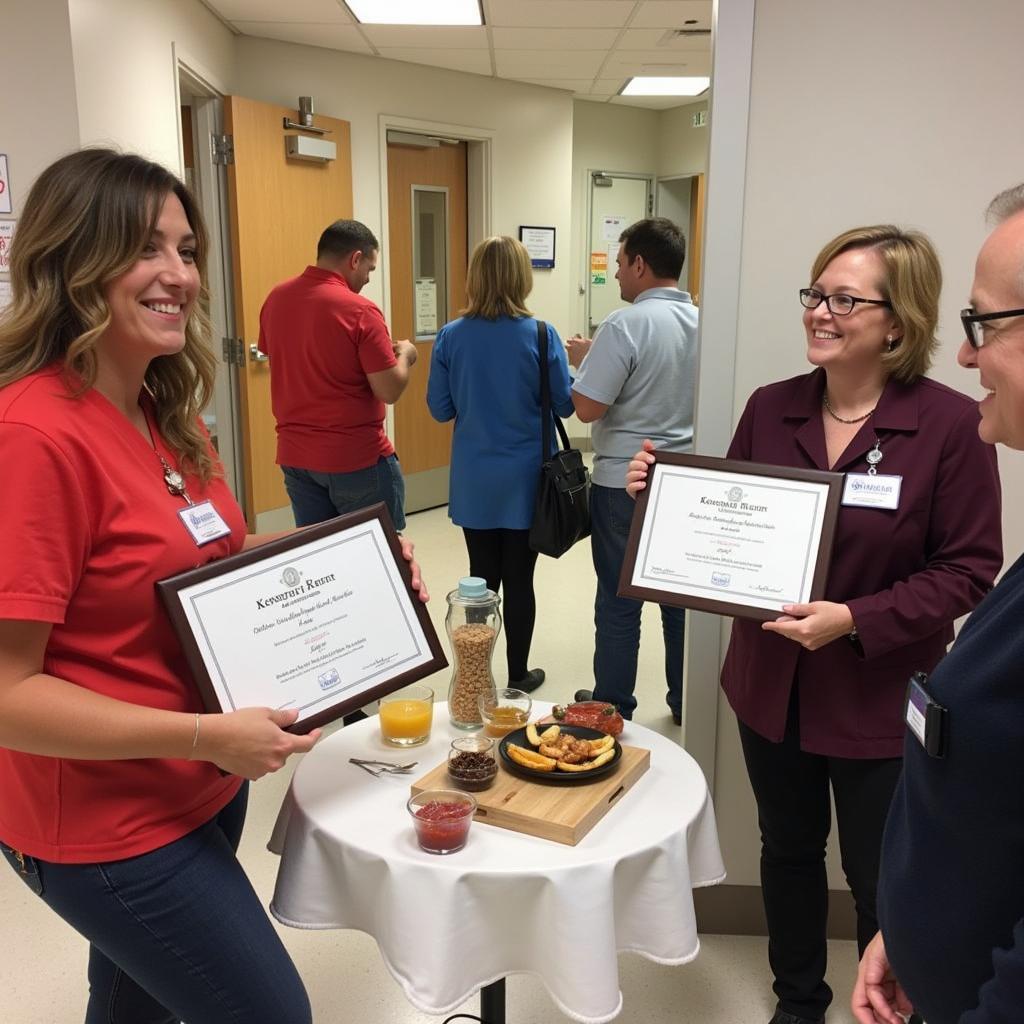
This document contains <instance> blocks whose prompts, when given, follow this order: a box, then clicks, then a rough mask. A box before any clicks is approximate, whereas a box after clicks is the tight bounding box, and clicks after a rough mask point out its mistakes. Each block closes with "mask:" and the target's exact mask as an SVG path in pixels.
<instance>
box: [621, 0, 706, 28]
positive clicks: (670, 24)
mask: <svg viewBox="0 0 1024 1024" xmlns="http://www.w3.org/2000/svg"><path fill="white" fill-rule="evenodd" d="M690 18H694V19H695V20H696V21H697V24H696V25H691V26H690V27H691V28H711V0H644V3H643V5H642V6H641V8H640V10H639V11H638V12H637V15H636V17H635V18H634V19H633V20H632V21H631V22H630V24H629V27H630V28H683V27H684V22H686V21H687V20H688V19H690Z"/></svg>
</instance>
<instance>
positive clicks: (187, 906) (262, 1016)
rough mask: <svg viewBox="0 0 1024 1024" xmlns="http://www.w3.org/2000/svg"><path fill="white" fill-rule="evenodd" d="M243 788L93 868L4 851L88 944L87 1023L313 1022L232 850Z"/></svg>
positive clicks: (296, 979) (237, 833) (296, 980)
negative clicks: (164, 835)
mask: <svg viewBox="0 0 1024 1024" xmlns="http://www.w3.org/2000/svg"><path fill="white" fill-rule="evenodd" d="M247 797H248V784H246V785H244V786H243V787H242V789H241V791H240V792H239V794H238V795H237V796H236V797H235V798H234V800H232V801H231V803H229V804H228V805H227V807H225V808H224V810H222V811H221V812H220V814H218V815H217V816H216V817H215V818H213V819H212V820H211V821H209V822H207V823H206V824H205V825H203V826H201V827H200V828H197V829H195V830H194V831H192V832H190V833H189V834H188V835H186V836H183V837H182V838H181V839H178V840H176V841H174V842H172V843H168V844H167V845H166V846H162V847H160V848H159V849H156V850H153V851H152V852H150V853H145V854H141V855H140V856H137V857H129V858H128V859H127V860H117V861H108V862H105V863H100V864H52V863H50V862H49V861H41V860H37V859H36V858H34V857H25V858H24V870H22V864H21V862H20V861H19V860H18V859H17V857H16V855H15V854H14V853H13V851H11V850H10V849H9V848H8V847H7V846H5V845H2V844H0V850H2V852H3V854H4V856H5V857H6V858H7V860H8V861H9V862H10V864H11V866H12V867H13V868H14V869H15V871H17V872H18V874H19V876H20V877H21V878H22V879H23V880H24V881H25V882H26V883H27V884H28V885H29V887H30V888H31V889H32V890H33V891H34V892H35V893H36V894H37V895H38V896H39V897H40V898H41V899H42V900H43V902H44V903H46V904H47V905H48V906H49V907H50V908H51V909H52V910H54V911H56V912H57V913H58V914H59V915H60V916H61V917H62V918H64V920H65V921H67V922H68V924H70V925H71V926H72V927H73V928H74V929H76V931H78V932H80V933H81V934H82V935H83V936H85V938H87V939H88V940H89V942H90V943H91V946H90V949H89V1004H88V1007H87V1010H86V1016H85V1024H177V1022H178V1021H182V1020H184V1021H187V1022H188V1024H228V1022H233V1024H311V1022H312V1019H313V1016H312V1011H311V1010H310V1006H309V999H308V997H307V996H306V990H305V988H304V987H303V985H302V981H301V979H300V978H299V975H298V972H297V971H296V970H295V965H294V964H293V963H292V961H291V958H290V957H289V956H288V953H287V951H286V950H285V948H284V946H283V945H282V944H281V940H280V939H279V938H278V936H277V932H275V931H274V927H273V925H272V924H271V923H270V920H269V919H268V917H267V914H266V911H265V910H264V909H263V906H262V904H261V903H260V900H259V897H258V896H257V895H256V893H255V891H254V890H253V887H252V885H251V884H250V882H249V879H248V878H246V876H245V873H244V872H243V870H242V867H241V865H240V864H239V863H238V860H237V858H236V857H235V850H236V848H237V846H238V840H239V838H240V836H241V834H242V824H243V822H244V820H245V806H246V800H247Z"/></svg>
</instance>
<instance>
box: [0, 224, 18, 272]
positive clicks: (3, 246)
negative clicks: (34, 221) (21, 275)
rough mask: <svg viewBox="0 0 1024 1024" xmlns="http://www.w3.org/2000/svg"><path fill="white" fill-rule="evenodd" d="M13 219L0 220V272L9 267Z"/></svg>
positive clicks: (12, 239) (12, 238)
mask: <svg viewBox="0 0 1024 1024" xmlns="http://www.w3.org/2000/svg"><path fill="white" fill-rule="evenodd" d="M17 223H18V222H17V221H14V220H0V274H6V273H7V272H8V271H9V270H10V269H11V242H12V241H14V225H15V224H17Z"/></svg>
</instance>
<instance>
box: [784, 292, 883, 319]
mask: <svg viewBox="0 0 1024 1024" xmlns="http://www.w3.org/2000/svg"><path fill="white" fill-rule="evenodd" d="M823 302H824V303H825V306H826V307H827V308H828V311H829V312H830V313H831V314H832V315H833V316H849V315H850V314H851V313H852V312H853V311H854V310H855V309H856V308H857V303H858V302H867V303H870V304H871V305H872V306H888V307H889V309H892V303H891V302H888V301H887V300H886V299H860V298H858V297H857V296H856V295H846V294H844V293H843V292H836V294H835V295H826V294H825V293H824V292H819V291H818V289H817V288H801V289H800V305H801V306H803V307H804V309H817V308H818V307H819V306H820V305H821V304H822V303H823Z"/></svg>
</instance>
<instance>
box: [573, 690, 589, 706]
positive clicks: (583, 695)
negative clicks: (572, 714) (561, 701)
mask: <svg viewBox="0 0 1024 1024" xmlns="http://www.w3.org/2000/svg"><path fill="white" fill-rule="evenodd" d="M572 699H573V700H574V701H576V702H577V703H578V702H579V701H584V700H593V699H594V691H593V690H577V691H576V692H575V693H574V694H573V695H572Z"/></svg>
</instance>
